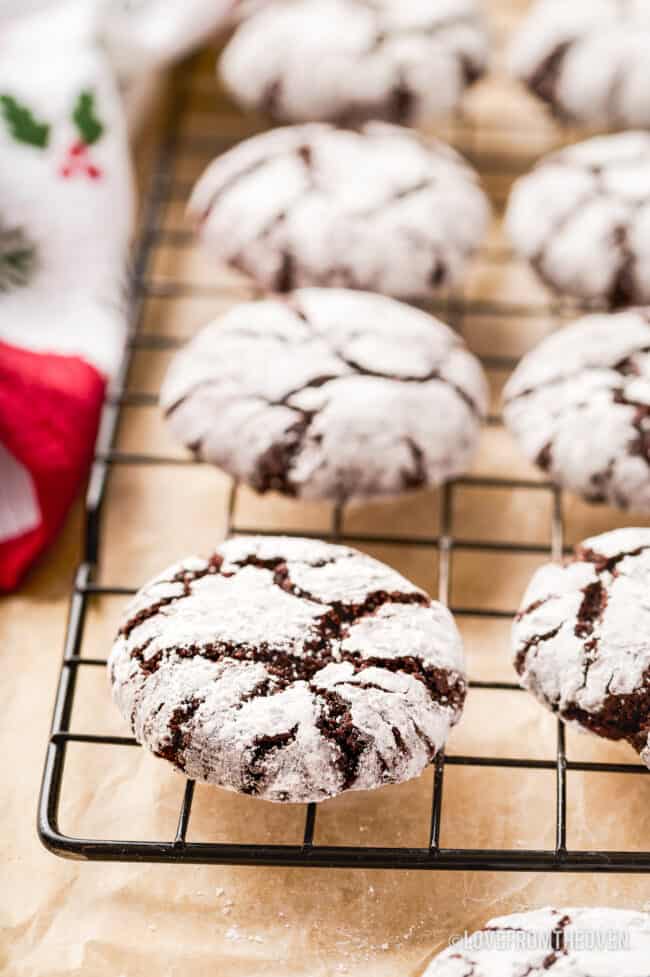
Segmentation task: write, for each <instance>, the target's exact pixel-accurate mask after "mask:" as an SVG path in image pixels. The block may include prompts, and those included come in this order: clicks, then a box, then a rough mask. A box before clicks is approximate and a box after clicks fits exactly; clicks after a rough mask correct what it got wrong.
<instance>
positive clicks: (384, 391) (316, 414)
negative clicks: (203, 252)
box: [161, 288, 487, 502]
mask: <svg viewBox="0 0 650 977" xmlns="http://www.w3.org/2000/svg"><path fill="white" fill-rule="evenodd" d="M161 406H162V408H163V410H164V412H165V415H166V417H167V420H168V423H169V425H170V426H171V428H172V430H173V432H174V434H175V435H176V436H177V437H178V438H179V440H181V441H182V442H183V444H185V445H186V446H187V447H189V448H190V449H191V450H193V451H194V453H195V454H196V455H197V457H199V458H201V459H203V460H205V461H209V462H211V463H213V464H215V465H219V466H220V467H222V468H223V469H224V470H225V471H227V472H228V473H229V474H231V475H232V476H234V477H235V478H236V479H239V480H241V481H243V482H246V483H247V484H249V485H250V486H252V487H253V488H254V489H255V490H256V491H258V492H266V491H269V490H275V491H278V492H281V493H283V494H285V495H289V496H297V497H300V498H306V499H330V500H332V501H337V502H344V501H346V500H348V499H361V498H369V497H375V496H386V495H398V494H400V493H401V492H404V491H407V490H410V489H416V488H422V487H425V486H430V485H437V484H439V483H440V482H443V481H445V480H447V479H450V478H453V477H454V476H456V475H459V474H461V473H462V472H464V471H466V470H467V468H468V466H469V465H470V464H471V461H472V459H473V456H474V453H475V450H476V448H477V444H478V439H479V435H480V428H481V419H482V417H483V415H484V412H485V409H486V406H487V384H486V381H485V377H484V375H483V371H482V369H481V366H480V364H479V362H478V360H477V359H476V358H475V357H474V356H473V355H472V354H471V353H470V352H469V351H468V350H467V348H466V346H465V344H464V343H463V341H462V339H461V338H460V337H459V336H458V335H457V334H456V333H454V332H453V331H452V330H451V329H449V328H448V326H445V325H443V323H441V322H439V321H438V320H437V319H434V318H433V317H432V316H430V315H428V314H427V313H425V312H422V311H420V310H419V309H414V308H412V307H410V306H408V305H404V304H402V303H400V302H396V301H394V300H393V299H388V298H385V297H383V296H380V295H371V294H368V293H365V292H354V291H346V290H344V289H318V288H312V289H309V288H308V289H300V290H298V291H296V292H292V293H291V294H290V295H289V296H287V297H286V298H283V297H274V298H269V299H266V300H263V301H258V302H247V303H243V304H241V305H237V306H235V307H234V308H233V309H231V310H230V311H229V312H227V313H226V314H225V315H224V316H222V317H221V318H220V319H217V320H216V321H215V322H213V323H212V324H211V325H209V326H207V327H206V328H205V329H203V330H202V331H201V332H200V333H199V334H198V335H197V336H196V337H195V338H194V339H193V340H192V341H191V342H190V344H189V345H188V346H187V347H186V348H185V349H184V350H182V351H181V352H180V353H178V354H177V356H176V357H175V359H174V360H173V361H172V364H171V366H170V369H169V372H168V374H167V376H166V378H165V380H164V383H163V387H162V391H161Z"/></svg>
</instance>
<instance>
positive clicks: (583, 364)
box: [504, 308, 650, 513]
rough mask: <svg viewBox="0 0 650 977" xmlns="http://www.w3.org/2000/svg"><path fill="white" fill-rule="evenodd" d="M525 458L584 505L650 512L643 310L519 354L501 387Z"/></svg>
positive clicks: (599, 318)
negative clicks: (610, 506) (574, 495)
mask: <svg viewBox="0 0 650 977" xmlns="http://www.w3.org/2000/svg"><path fill="white" fill-rule="evenodd" d="M504 402H505V407H504V417H505V421H506V424H507V425H508V427H509V428H510V430H511V431H512V433H513V434H514V436H515V438H516V439H517V441H518V443H519V445H520V447H521V448H522V450H523V452H524V454H525V455H526V457H527V458H529V459H530V460H531V461H533V462H535V463H536V464H537V465H539V467H540V468H542V469H543V470H544V471H545V472H548V474H549V476H550V478H551V479H552V480H553V482H555V483H556V484H558V485H560V486H562V487H563V488H566V489H569V490H570V491H572V492H576V493H577V494H578V495H581V496H582V497H583V498H585V499H586V500H587V501H589V502H606V503H608V504H609V505H613V506H618V507H619V508H623V509H633V510H635V511H638V512H644V513H647V512H650V309H647V308H645V309H628V310H626V311H624V312H618V313H613V314H609V315H608V314H603V315H590V316H585V317H584V318H582V319H580V320H579V321H578V322H576V323H574V324H573V325H571V326H567V327H566V328H565V329H562V330H561V331H559V332H556V333H554V334H553V335H551V336H549V337H548V338H547V339H545V340H543V342H541V343H540V344H539V346H537V347H536V348H535V349H534V350H532V352H530V353H528V354H527V355H526V356H524V358H523V360H522V361H521V362H520V364H519V366H518V367H517V369H516V370H515V372H514V373H513V375H512V377H511V378H510V380H509V381H508V383H507V384H506V387H505V390H504Z"/></svg>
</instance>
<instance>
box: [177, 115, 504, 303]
mask: <svg viewBox="0 0 650 977" xmlns="http://www.w3.org/2000/svg"><path fill="white" fill-rule="evenodd" d="M189 209H190V213H191V214H192V215H193V216H194V217H195V219H196V220H197V222H198V223H199V224H200V236H201V240H202V242H203V244H204V245H205V246H206V248H207V250H208V251H209V252H210V253H212V254H213V255H215V257H216V258H218V259H219V260H220V261H225V262H227V263H229V264H231V265H232V266H234V267H236V268H238V269H239V270H241V271H243V272H245V273H246V274H248V275H250V276H252V277H253V278H254V279H255V280H256V282H257V283H258V284H259V285H261V286H262V287H263V288H266V289H269V290H271V291H276V292H287V291H289V290H291V289H292V288H299V287H303V286H318V285H324V286H330V287H338V286H343V287H346V288H357V289H362V290H363V289H365V290H368V291H371V292H379V293H383V294H386V295H393V296H395V297H398V298H407V299H422V300H426V299H428V298H430V297H431V296H433V295H435V294H436V293H439V292H440V290H441V289H443V288H446V287H448V286H449V285H452V284H454V283H456V282H458V281H459V280H461V279H462V276H463V273H464V270H465V267H466V264H467V261H468V259H469V258H470V257H471V256H472V255H473V253H474V252H475V251H476V249H477V248H478V246H479V245H480V243H481V241H482V239H483V236H484V234H485V232H486V229H487V223H488V219H489V212H490V207H489V204H488V201H487V198H486V196H485V194H484V193H483V191H482V190H481V188H480V186H479V181H478V177H477V175H476V173H475V172H474V171H473V170H472V169H471V167H470V166H469V165H468V164H467V163H466V162H465V161H464V160H463V159H462V157H461V156H459V155H458V154H457V153H456V152H455V151H454V150H453V149H451V148H450V147H449V146H447V145H446V144H445V143H442V142H439V141H437V140H434V139H431V140H425V139H423V138H422V137H421V136H420V135H418V134H417V133H416V132H414V131H412V130H409V129H405V128H402V127H399V126H393V125H388V124H385V123H382V122H370V123H367V124H365V125H363V126H362V127H361V128H359V129H357V130H352V129H337V128H335V127H333V126H331V125H327V124H325V123H322V124H319V123H312V124H307V125H299V126H288V127H286V128H281V129H274V130H271V131H269V132H264V133H262V134H260V135H256V136H254V137H252V138H251V139H248V140H246V141H245V142H243V143H240V144H239V145H238V146H236V147H235V148H234V149H232V150H230V151H229V152H227V153H224V154H223V155H222V156H219V157H218V158H217V159H216V160H214V161H213V162H212V163H211V165H210V166H209V167H208V169H207V170H206V172H205V173H204V174H203V176H202V177H201V178H200V180H199V181H198V183H197V185H196V187H195V189H194V192H193V194H192V198H191V200H190V205H189Z"/></svg>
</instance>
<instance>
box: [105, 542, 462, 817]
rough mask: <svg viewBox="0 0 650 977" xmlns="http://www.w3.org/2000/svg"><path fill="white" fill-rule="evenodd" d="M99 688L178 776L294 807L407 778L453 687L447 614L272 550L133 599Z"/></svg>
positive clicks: (185, 568) (370, 568) (428, 756)
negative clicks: (104, 685) (106, 688)
mask: <svg viewBox="0 0 650 977" xmlns="http://www.w3.org/2000/svg"><path fill="white" fill-rule="evenodd" d="M109 672H110V676H111V682H112V686H113V694H114V698H115V701H116V703H117V705H118V707H119V709H120V711H121V712H122V715H123V716H124V717H125V719H126V720H127V721H128V722H129V723H130V724H131V727H132V729H133V732H134V735H135V736H136V738H137V739H138V741H139V742H141V743H144V744H145V745H146V746H148V747H149V749H151V750H152V751H153V752H154V753H156V754H158V755H160V756H163V757H165V758H166V759H168V760H170V761H171V762H172V763H173V764H174V765H175V766H176V767H177V768H179V769H180V770H182V771H183V772H184V773H186V774H187V776H189V777H192V778H195V779H199V780H203V781H206V782H209V783H214V784H218V785H220V786H222V787H226V788H228V789H230V790H236V791H240V792H243V793H249V794H253V795H256V796H259V797H264V798H266V799H268V800H275V801H296V802H298V801H300V802H304V801H312V800H322V799H324V798H326V797H331V796H334V795H335V794H338V793H340V792H341V791H342V790H347V789H353V790H360V789H368V788H372V787H378V786H380V785H381V784H384V783H398V782H401V781H403V780H407V779H410V778H412V777H415V776H417V775H418V774H419V773H420V772H421V771H422V770H423V769H424V767H425V766H426V765H427V764H429V763H430V762H431V760H432V759H433V757H434V756H435V755H436V753H437V752H438V751H439V750H440V749H441V748H442V747H443V745H444V743H445V740H446V738H447V735H448V733H449V730H450V728H451V726H452V725H454V724H455V723H456V722H457V721H458V719H459V717H460V713H461V710H462V704H463V700H464V696H465V687H466V683H465V672H464V656H463V649H462V643H461V640H460V636H459V634H458V631H457V629H456V626H455V624H454V621H453V618H452V616H451V614H450V613H449V611H447V610H446V608H444V607H442V605H440V604H437V603H436V602H433V601H431V600H430V599H429V598H428V597H427V596H426V594H424V592H423V591H421V590H419V589H418V588H416V587H414V586H413V584H411V583H410V582H409V581H407V580H406V579H404V578H403V577H402V576H400V574H398V573H396V572H395V571H393V570H391V569H390V568H389V567H386V566H384V565H383V564H381V563H379V562H378V561H376V560H373V559H371V558H370V557H368V556H365V555H363V554H361V553H358V552H357V551H355V550H351V549H348V548H346V547H341V546H334V545H332V544H328V543H323V542H320V541H316V540H307V539H304V540H303V539H284V538H272V537H266V538H261V537H260V538H257V537H250V538H240V539H234V540H230V541H229V542H227V543H224V544H223V545H222V546H221V547H220V548H219V549H218V550H217V551H216V552H215V554H214V555H213V556H212V557H211V558H210V559H209V560H199V559H196V558H193V559H191V560H188V561H185V562H184V563H181V564H176V565H175V566H174V567H172V568H170V570H169V571H167V572H166V573H164V574H161V575H160V576H159V577H157V578H156V579H155V580H154V581H152V582H151V583H150V584H148V585H147V586H145V587H144V588H143V589H142V590H141V591H140V592H139V594H137V595H136V597H135V598H134V600H133V601H132V602H131V603H130V604H129V606H128V607H127V608H126V610H125V613H124V617H123V623H122V627H121V629H120V633H119V635H118V638H117V640H116V642H115V645H114V647H113V650H112V653H111V656H110V660H109Z"/></svg>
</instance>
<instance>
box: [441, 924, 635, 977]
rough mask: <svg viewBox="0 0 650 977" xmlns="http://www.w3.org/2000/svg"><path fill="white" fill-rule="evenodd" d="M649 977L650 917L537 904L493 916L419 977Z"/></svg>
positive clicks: (445, 951)
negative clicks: (529, 908)
mask: <svg viewBox="0 0 650 977" xmlns="http://www.w3.org/2000/svg"><path fill="white" fill-rule="evenodd" d="M555 973H556V974H558V975H562V977H597V975H599V977H600V975H602V977H605V975H607V977H650V916H649V915H648V914H647V913H640V912H633V911H630V910H626V909H602V908H591V907H590V908H586V909H577V908H568V909H553V908H550V907H548V908H545V909H535V910H532V911H530V912H524V913H514V914H513V915H511V916H502V917H500V918H499V919H492V920H490V922H489V923H487V924H486V925H485V926H484V927H483V929H480V930H478V931H477V932H476V933H472V934H471V935H467V936H465V937H462V938H461V939H459V940H458V941H455V942H454V943H453V944H452V945H451V946H450V947H449V948H448V949H446V950H444V951H443V952H442V953H440V954H439V955H438V956H437V957H435V958H434V959H433V960H432V961H431V963H430V964H429V966H428V967H427V969H426V970H425V971H424V974H423V977H546V974H551V975H552V974H555Z"/></svg>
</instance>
